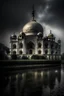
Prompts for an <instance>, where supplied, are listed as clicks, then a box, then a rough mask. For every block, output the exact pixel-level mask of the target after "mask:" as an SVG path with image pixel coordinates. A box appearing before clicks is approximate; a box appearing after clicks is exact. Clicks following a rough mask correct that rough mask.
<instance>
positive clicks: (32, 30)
mask: <svg viewBox="0 0 64 96" xmlns="http://www.w3.org/2000/svg"><path fill="white" fill-rule="evenodd" d="M23 32H24V33H25V34H26V35H30V34H34V35H36V34H37V33H38V32H42V34H43V27H42V25H40V24H39V23H38V22H36V21H35V20H33V21H30V22H28V23H27V24H26V25H25V26H24V27H23Z"/></svg>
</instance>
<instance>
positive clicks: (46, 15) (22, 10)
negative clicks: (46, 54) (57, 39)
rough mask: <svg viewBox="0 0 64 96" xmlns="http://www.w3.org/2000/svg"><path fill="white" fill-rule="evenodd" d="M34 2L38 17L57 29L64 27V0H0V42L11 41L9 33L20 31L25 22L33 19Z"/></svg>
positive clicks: (42, 21)
mask: <svg viewBox="0 0 64 96" xmlns="http://www.w3.org/2000/svg"><path fill="white" fill-rule="evenodd" d="M33 4H34V5H35V10H36V19H38V20H39V19H40V22H41V23H45V24H47V25H49V26H53V27H54V26H55V27H56V28H57V29H58V28H60V29H61V30H63V29H64V0H0V42H4V43H5V44H7V43H9V42H8V40H9V35H10V34H11V33H13V32H14V31H15V32H20V30H21V29H22V27H23V26H24V24H26V23H27V22H29V20H31V19H32V16H31V12H32V5H33ZM39 15H40V17H38V16H39ZM61 34H63V32H61ZM62 36H63V35H62ZM3 37H4V39H2V38H3ZM6 38H8V40H6ZM63 42H64V41H63Z"/></svg>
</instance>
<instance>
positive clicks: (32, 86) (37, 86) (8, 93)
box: [3, 68, 61, 96]
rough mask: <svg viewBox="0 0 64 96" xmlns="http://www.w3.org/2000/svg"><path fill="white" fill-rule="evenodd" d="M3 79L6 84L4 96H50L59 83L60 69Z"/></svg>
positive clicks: (29, 72)
mask: <svg viewBox="0 0 64 96" xmlns="http://www.w3.org/2000/svg"><path fill="white" fill-rule="evenodd" d="M5 78H8V83H7V84H6V86H5V88H4V90H3V91H4V92H3V93H4V96H35V95H38V96H51V94H53V93H55V91H56V90H57V89H58V87H59V84H60V82H61V69H60V68H58V69H52V70H50V69H42V70H33V71H27V72H22V73H18V74H14V75H10V76H9V75H8V76H5ZM4 82H6V80H5V79H4Z"/></svg>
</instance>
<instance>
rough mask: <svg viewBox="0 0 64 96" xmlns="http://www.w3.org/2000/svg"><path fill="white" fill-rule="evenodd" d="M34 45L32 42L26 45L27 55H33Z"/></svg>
mask: <svg viewBox="0 0 64 96" xmlns="http://www.w3.org/2000/svg"><path fill="white" fill-rule="evenodd" d="M34 49H35V45H34V43H33V42H32V41H30V42H28V43H27V53H28V54H34Z"/></svg>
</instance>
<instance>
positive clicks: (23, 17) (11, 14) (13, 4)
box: [0, 0, 46, 29]
mask: <svg viewBox="0 0 64 96" xmlns="http://www.w3.org/2000/svg"><path fill="white" fill-rule="evenodd" d="M45 3H46V2H45V0H43V1H42V0H39V1H37V0H2V2H1V3H0V5H1V6H0V13H1V20H0V21H1V22H0V25H1V26H0V27H1V29H6V28H10V29H15V28H18V27H19V26H20V25H23V24H24V23H26V22H27V21H28V19H29V16H28V13H30V14H31V11H32V5H33V4H35V5H36V7H38V6H41V5H43V8H44V6H45Z"/></svg>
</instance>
